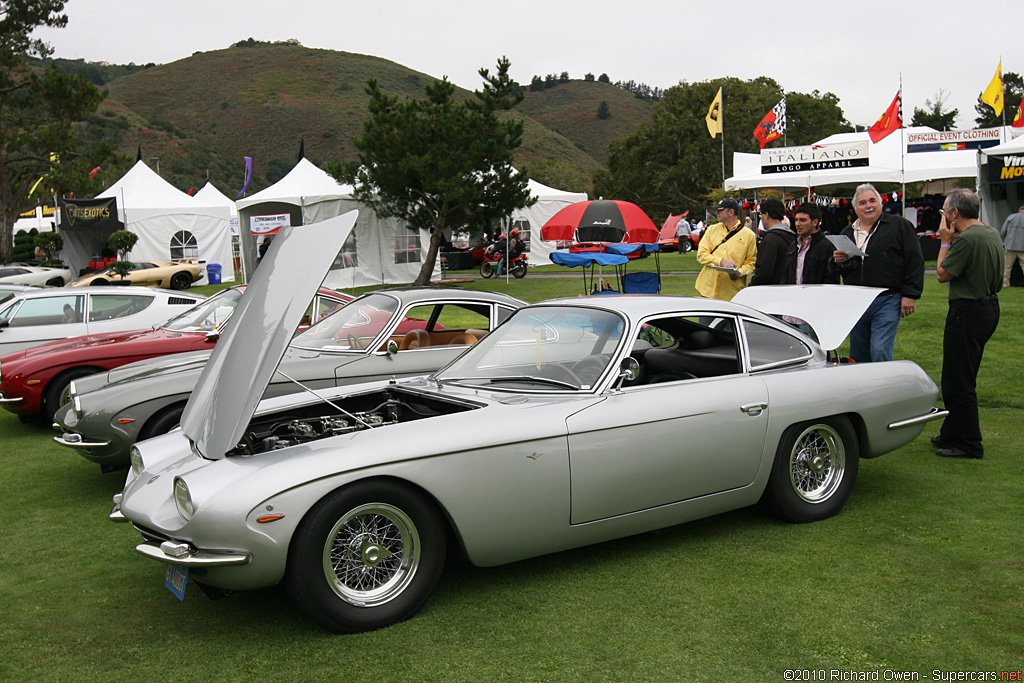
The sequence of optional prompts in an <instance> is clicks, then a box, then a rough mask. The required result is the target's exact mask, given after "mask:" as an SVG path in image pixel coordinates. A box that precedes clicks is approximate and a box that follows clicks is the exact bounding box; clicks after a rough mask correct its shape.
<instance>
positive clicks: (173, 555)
mask: <svg viewBox="0 0 1024 683" xmlns="http://www.w3.org/2000/svg"><path fill="white" fill-rule="evenodd" d="M135 551H136V552H138V553H140V554H142V555H145V556H146V557H149V558H152V559H154V560H160V561H161V562H166V563H168V564H176V565H180V566H183V567H230V566H232V565H239V564H248V563H249V562H250V561H251V560H252V555H250V554H249V553H239V552H234V551H230V550H223V551H216V552H214V551H208V550H198V549H196V548H193V547H192V546H191V545H189V544H188V543H176V542H174V541H164V542H163V543H157V542H156V541H148V542H146V543H140V544H139V545H137V546H135Z"/></svg>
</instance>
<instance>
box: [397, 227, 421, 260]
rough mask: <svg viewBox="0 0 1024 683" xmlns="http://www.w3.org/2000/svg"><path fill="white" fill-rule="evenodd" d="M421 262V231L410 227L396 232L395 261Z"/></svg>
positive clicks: (401, 228)
mask: <svg viewBox="0 0 1024 683" xmlns="http://www.w3.org/2000/svg"><path fill="white" fill-rule="evenodd" d="M419 262H420V233H419V230H413V229H412V228H409V227H400V228H398V230H397V231H396V232H395V263H419Z"/></svg>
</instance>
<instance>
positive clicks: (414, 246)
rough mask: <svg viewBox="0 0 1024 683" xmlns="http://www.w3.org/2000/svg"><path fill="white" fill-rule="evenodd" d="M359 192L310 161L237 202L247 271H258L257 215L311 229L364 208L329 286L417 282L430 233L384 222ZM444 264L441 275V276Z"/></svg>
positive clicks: (396, 222) (302, 161) (392, 220)
mask: <svg viewBox="0 0 1024 683" xmlns="http://www.w3.org/2000/svg"><path fill="white" fill-rule="evenodd" d="M352 193H353V188H352V187H351V186H350V185H343V184H341V183H339V182H338V181H337V180H335V179H334V178H333V177H332V176H331V175H330V174H329V173H327V172H326V171H324V170H322V169H320V168H319V167H317V166H316V165H315V164H314V163H313V162H311V161H309V160H308V159H306V158H305V157H303V158H302V159H300V160H299V162H298V163H297V164H295V167H294V168H292V170H291V171H289V172H288V175H286V176H285V177H284V178H281V180H279V181H277V182H276V183H274V184H273V185H271V186H270V187H268V188H266V189H264V190H261V191H260V192H257V193H256V194H254V195H252V196H251V197H245V198H243V199H239V200H238V201H237V202H235V206H237V207H238V220H239V236H240V237H241V252H242V261H243V267H244V268H245V272H246V275H247V276H251V274H252V271H253V269H254V268H255V267H256V254H257V248H258V241H259V240H260V235H259V234H253V231H252V226H253V225H254V224H255V223H256V222H259V221H253V218H254V217H257V218H267V217H276V218H277V219H278V220H279V222H280V223H281V224H282V225H308V224H310V223H318V222H320V221H323V220H327V219H328V218H333V217H334V216H340V215H341V214H343V213H346V212H348V211H351V210H352V209H358V211H359V218H358V219H357V220H356V225H355V228H354V229H353V230H352V233H351V234H350V235H349V238H348V239H347V240H346V241H345V244H344V246H343V247H342V250H341V253H340V254H339V256H338V258H337V259H336V260H335V262H334V266H333V267H332V268H331V271H330V273H328V275H327V279H326V280H325V281H324V284H325V285H326V286H327V287H332V288H334V289H345V288H352V287H360V286H364V285H373V284H397V283H405V282H412V281H413V280H415V279H416V276H417V275H418V274H419V270H420V266H421V264H422V263H423V258H424V256H425V255H426V253H427V245H428V239H429V235H427V234H426V233H425V232H423V231H412V230H410V229H409V228H408V226H407V224H406V223H405V222H404V221H400V220H398V219H396V218H381V217H379V216H378V215H377V214H376V213H374V212H373V211H372V210H371V209H369V208H368V207H367V206H365V205H364V204H362V203H361V202H358V201H356V200H355V199H353V197H352ZM439 268H440V265H439V264H438V265H436V266H435V276H440V269H439Z"/></svg>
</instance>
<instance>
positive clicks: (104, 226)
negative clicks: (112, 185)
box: [57, 197, 121, 230]
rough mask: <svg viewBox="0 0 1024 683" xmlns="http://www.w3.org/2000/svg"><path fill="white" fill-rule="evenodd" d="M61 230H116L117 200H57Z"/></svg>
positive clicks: (117, 222)
mask: <svg viewBox="0 0 1024 683" xmlns="http://www.w3.org/2000/svg"><path fill="white" fill-rule="evenodd" d="M57 208H58V209H60V224H59V226H58V227H59V228H60V229H61V230H118V229H120V228H121V222H120V221H118V220H117V200H116V199H114V198H113V197H111V198H110V199H58V200H57Z"/></svg>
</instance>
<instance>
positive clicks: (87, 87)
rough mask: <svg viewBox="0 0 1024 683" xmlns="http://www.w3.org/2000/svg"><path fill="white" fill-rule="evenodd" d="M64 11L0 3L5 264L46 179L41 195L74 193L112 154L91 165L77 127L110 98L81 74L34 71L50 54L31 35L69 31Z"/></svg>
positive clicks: (37, 2) (0, 228)
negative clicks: (40, 30)
mask: <svg viewBox="0 0 1024 683" xmlns="http://www.w3.org/2000/svg"><path fill="white" fill-rule="evenodd" d="M63 9H64V0H0V263H3V262H6V261H9V260H10V256H11V231H12V227H13V225H14V221H15V220H16V219H17V217H18V213H19V212H20V210H21V208H22V205H23V204H27V203H28V198H29V190H30V189H32V187H33V185H35V184H36V181H37V180H39V179H40V178H42V177H44V176H45V182H44V183H40V184H39V185H38V189H37V191H36V193H37V195H42V196H45V195H49V193H50V192H51V191H56V192H61V191H65V190H67V189H69V188H73V187H75V184H76V183H77V182H78V181H82V180H84V179H85V178H86V177H87V175H88V171H89V167H90V165H91V166H98V165H100V163H103V162H105V161H106V158H107V157H106V156H105V155H106V154H109V152H110V151H111V149H110V147H109V146H108V147H105V148H104V152H103V154H102V155H100V156H96V157H92V158H89V159H88V160H86V159H85V158H83V156H82V154H81V153H80V152H79V151H78V144H77V142H76V140H75V133H74V129H73V126H72V124H74V123H75V122H76V121H78V120H79V119H81V118H82V117H84V116H85V115H86V114H89V113H91V112H94V111H95V110H96V108H97V106H98V105H99V103H100V102H101V101H102V100H103V98H104V97H105V96H106V93H105V92H102V93H101V92H100V91H99V90H97V89H96V86H94V85H93V84H92V83H90V82H89V81H88V80H86V79H85V78H84V77H83V76H81V75H70V74H67V73H65V72H64V71H62V70H60V69H59V68H57V67H56V66H54V65H52V64H51V65H50V66H49V67H48V68H39V67H34V66H33V64H32V60H34V59H45V58H46V57H48V56H49V55H50V54H52V50H51V48H50V47H49V46H48V45H47V44H46V43H44V42H43V41H41V40H38V39H32V38H31V37H30V34H31V33H32V31H33V30H34V29H35V28H37V27H40V26H48V27H51V28H63V27H64V26H65V25H67V16H66V15H64V14H61V11H62V10H63ZM51 155H54V160H53V161H51ZM58 159H59V162H57V160H58ZM44 193H45V195H44Z"/></svg>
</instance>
